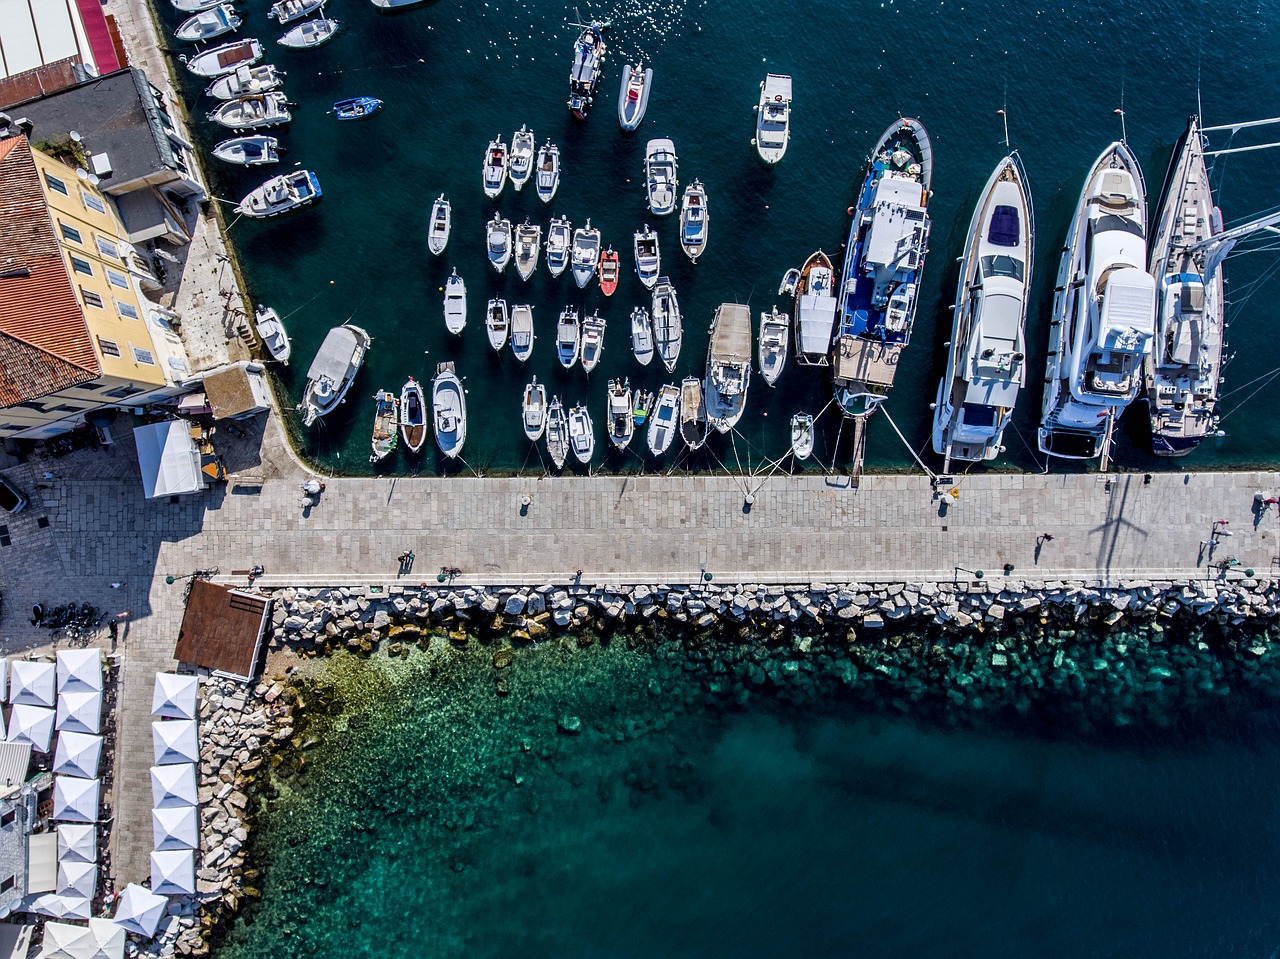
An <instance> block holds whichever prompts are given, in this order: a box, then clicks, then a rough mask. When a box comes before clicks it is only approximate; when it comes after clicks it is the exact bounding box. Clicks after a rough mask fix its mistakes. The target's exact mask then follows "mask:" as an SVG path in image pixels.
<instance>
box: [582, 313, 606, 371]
mask: <svg viewBox="0 0 1280 959" xmlns="http://www.w3.org/2000/svg"><path fill="white" fill-rule="evenodd" d="M604 327H605V322H604V317H602V316H601V315H600V314H599V313H592V314H591V315H590V316H588V317H587V318H586V319H585V320H583V321H582V369H583V370H585V371H586V372H587V373H590V372H591V371H592V370H594V369H595V368H596V364H598V363H599V362H600V354H601V353H603V352H604Z"/></svg>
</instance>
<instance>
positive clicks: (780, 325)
mask: <svg viewBox="0 0 1280 959" xmlns="http://www.w3.org/2000/svg"><path fill="white" fill-rule="evenodd" d="M790 341H791V317H789V316H787V314H785V313H779V312H778V308H777V307H776V306H775V307H774V308H773V310H772V311H770V312H768V313H761V314H760V341H759V347H760V376H761V377H763V378H764V381H765V382H766V383H768V384H769V385H770V386H773V384H774V383H776V382H778V377H779V376H781V375H782V369H783V367H785V366H786V365H787V347H788V346H789V344H790Z"/></svg>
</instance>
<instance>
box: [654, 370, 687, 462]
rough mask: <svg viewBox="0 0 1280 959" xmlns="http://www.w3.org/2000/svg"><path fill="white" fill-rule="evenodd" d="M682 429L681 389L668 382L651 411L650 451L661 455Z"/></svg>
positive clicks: (655, 454)
mask: <svg viewBox="0 0 1280 959" xmlns="http://www.w3.org/2000/svg"><path fill="white" fill-rule="evenodd" d="M679 430H680V390H679V389H678V388H676V387H674V386H672V385H671V384H670V383H667V384H666V385H665V386H663V387H662V389H661V390H659V391H658V401H657V402H656V403H654V405H653V409H652V410H651V411H650V412H649V436H648V440H649V452H650V453H652V454H653V455H654V456H661V455H662V454H663V453H665V452H666V451H667V450H668V449H669V448H670V446H671V441H672V440H673V439H675V438H676V433H677V432H679Z"/></svg>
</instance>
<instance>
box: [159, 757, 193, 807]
mask: <svg viewBox="0 0 1280 959" xmlns="http://www.w3.org/2000/svg"><path fill="white" fill-rule="evenodd" d="M197 796H198V793H197V792H196V767H195V764H194V763H175V764H174V765H172V766H152V767H151V805H152V806H155V807H156V808H157V809H165V808H169V807H172V806H194V805H195V804H196V798H197Z"/></svg>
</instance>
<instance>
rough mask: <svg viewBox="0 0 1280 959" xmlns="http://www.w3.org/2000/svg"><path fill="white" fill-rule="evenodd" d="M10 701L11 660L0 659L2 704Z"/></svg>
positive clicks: (0, 701) (0, 695) (0, 699)
mask: <svg viewBox="0 0 1280 959" xmlns="http://www.w3.org/2000/svg"><path fill="white" fill-rule="evenodd" d="M8 701H9V660H7V659H0V703H7V702H8Z"/></svg>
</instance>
